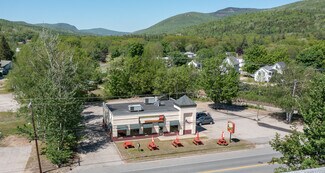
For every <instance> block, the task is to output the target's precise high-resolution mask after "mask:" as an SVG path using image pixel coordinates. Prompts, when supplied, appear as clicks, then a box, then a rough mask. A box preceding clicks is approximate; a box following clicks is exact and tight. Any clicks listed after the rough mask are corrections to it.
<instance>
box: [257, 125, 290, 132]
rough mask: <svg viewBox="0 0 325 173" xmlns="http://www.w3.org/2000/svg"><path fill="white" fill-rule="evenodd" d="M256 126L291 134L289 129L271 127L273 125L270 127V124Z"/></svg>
mask: <svg viewBox="0 0 325 173" xmlns="http://www.w3.org/2000/svg"><path fill="white" fill-rule="evenodd" d="M257 125H258V126H261V127H265V128H269V129H274V130H278V131H282V132H288V133H291V132H292V130H291V129H286V128H282V127H278V126H273V125H270V124H267V123H262V122H257Z"/></svg>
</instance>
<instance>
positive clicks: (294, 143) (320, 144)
mask: <svg viewBox="0 0 325 173" xmlns="http://www.w3.org/2000/svg"><path fill="white" fill-rule="evenodd" d="M324 86H325V76H324V75H323V74H318V75H316V76H315V77H314V78H313V80H312V82H311V85H310V90H309V91H308V93H307V94H306V97H304V99H301V102H300V103H301V104H300V107H299V108H300V111H301V113H302V116H303V119H304V128H303V132H298V131H294V132H293V133H292V134H290V135H287V136H285V137H284V138H280V135H279V134H277V135H276V137H275V139H273V140H272V141H271V142H270V144H271V146H272V147H273V148H274V149H275V150H276V151H279V152H281V153H282V155H283V156H282V157H280V158H273V159H272V162H273V163H279V164H284V165H286V167H280V168H277V171H281V172H282V171H294V170H303V169H308V168H315V167H320V166H323V165H324V163H325V150H324V148H325V133H324V131H325V90H324Z"/></svg>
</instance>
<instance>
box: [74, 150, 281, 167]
mask: <svg viewBox="0 0 325 173" xmlns="http://www.w3.org/2000/svg"><path fill="white" fill-rule="evenodd" d="M278 156H280V154H279V153H276V152H275V151H273V150H272V149H271V148H270V147H263V148H257V149H252V150H242V151H234V152H226V153H214V154H205V155H197V156H189V157H182V158H173V159H165V160H156V161H149V162H140V163H125V164H122V165H114V166H102V167H101V166H100V165H97V166H96V167H91V168H90V167H89V168H85V169H79V170H78V172H96V173H100V172H129V173H138V172H139V173H140V172H141V173H173V172H177V173H190V172H200V173H217V172H226V173H246V172H247V173H254V172H256V173H257V172H258V173H259V172H263V173H268V172H270V173H271V172H274V168H276V167H277V166H278V165H269V164H268V163H267V162H269V161H270V160H271V159H272V157H278Z"/></svg>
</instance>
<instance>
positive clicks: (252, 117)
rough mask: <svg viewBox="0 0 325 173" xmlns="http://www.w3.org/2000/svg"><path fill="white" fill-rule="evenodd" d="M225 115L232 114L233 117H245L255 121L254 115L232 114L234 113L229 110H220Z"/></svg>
mask: <svg viewBox="0 0 325 173" xmlns="http://www.w3.org/2000/svg"><path fill="white" fill-rule="evenodd" d="M222 113H224V114H226V115H230V116H234V117H240V118H245V119H249V120H252V121H256V115H253V116H252V115H251V116H242V115H237V114H234V113H231V112H222Z"/></svg>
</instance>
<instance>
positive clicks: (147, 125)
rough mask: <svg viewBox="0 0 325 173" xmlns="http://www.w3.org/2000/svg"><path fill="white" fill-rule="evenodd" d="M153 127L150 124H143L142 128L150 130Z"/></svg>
mask: <svg viewBox="0 0 325 173" xmlns="http://www.w3.org/2000/svg"><path fill="white" fill-rule="evenodd" d="M152 127H153V124H152V123H150V124H143V128H152Z"/></svg>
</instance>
